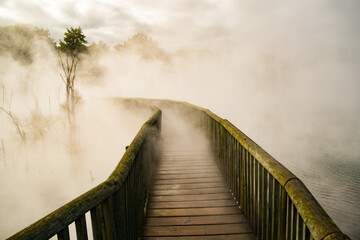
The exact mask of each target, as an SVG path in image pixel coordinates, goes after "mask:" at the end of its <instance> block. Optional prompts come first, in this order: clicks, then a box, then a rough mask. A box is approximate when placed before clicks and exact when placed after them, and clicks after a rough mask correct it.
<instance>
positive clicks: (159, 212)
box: [147, 206, 241, 217]
mask: <svg viewBox="0 0 360 240" xmlns="http://www.w3.org/2000/svg"><path fill="white" fill-rule="evenodd" d="M226 214H241V211H240V209H239V208H236V207H233V206H231V207H210V208H176V209H150V210H148V212H147V215H148V216H149V217H164V216H166V217H182V216H211V215H226Z"/></svg>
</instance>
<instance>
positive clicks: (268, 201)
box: [153, 101, 349, 240]
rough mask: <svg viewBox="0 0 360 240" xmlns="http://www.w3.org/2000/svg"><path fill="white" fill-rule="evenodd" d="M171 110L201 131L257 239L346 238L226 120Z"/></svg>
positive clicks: (190, 109)
mask: <svg viewBox="0 0 360 240" xmlns="http://www.w3.org/2000/svg"><path fill="white" fill-rule="evenodd" d="M153 103H155V104H157V105H159V106H160V107H161V105H166V106H167V107H172V108H176V109H177V110H178V111H179V112H181V113H182V114H184V115H186V116H188V117H189V121H192V122H195V123H197V125H198V126H200V127H202V128H204V129H205V131H206V132H207V134H208V136H209V138H210V140H211V142H212V144H213V147H214V149H215V152H216V154H217V155H218V158H217V159H218V164H219V167H220V168H221V171H222V173H223V176H224V177H225V179H226V181H227V184H228V186H229V188H230V190H231V192H232V193H233V196H234V198H235V199H236V201H237V203H238V204H239V207H240V208H241V209H242V211H243V212H244V214H245V215H246V216H247V218H248V221H249V224H250V225H251V227H252V229H253V230H254V232H255V233H256V235H257V236H258V239H274V240H277V239H294V240H295V239H296V240H302V239H304V240H308V239H316V240H320V239H323V240H330V239H349V238H348V237H347V236H346V235H345V234H343V233H342V232H341V231H340V229H339V228H338V227H337V226H336V224H335V223H334V222H333V220H332V219H331V218H330V217H329V216H328V214H327V213H326V212H325V211H324V209H323V208H322V207H321V206H320V204H319V203H318V202H317V201H316V199H315V198H314V197H313V195H312V194H311V193H310V191H309V190H308V189H307V188H306V186H305V185H304V184H303V182H302V181H301V180H300V179H298V178H297V177H296V176H295V175H294V174H293V173H291V172H290V171H289V170H288V169H286V168H285V167H284V166H283V165H282V164H281V163H279V162H278V161H277V160H276V159H274V158H273V157H271V156H270V155H269V154H268V153H267V152H266V151H265V150H263V149H262V148H261V147H260V146H258V145H257V144H256V143H255V142H254V141H252V140H251V139H250V138H249V137H247V136H246V135H245V134H244V133H243V132H241V131H240V130H239V129H237V128H236V127H235V126H234V125H232V124H231V123H230V122H229V121H227V120H225V119H222V118H220V117H218V116H217V115H215V114H214V113H212V112H211V111H209V110H207V109H204V108H200V107H197V106H194V105H191V104H188V103H185V102H176V101H153Z"/></svg>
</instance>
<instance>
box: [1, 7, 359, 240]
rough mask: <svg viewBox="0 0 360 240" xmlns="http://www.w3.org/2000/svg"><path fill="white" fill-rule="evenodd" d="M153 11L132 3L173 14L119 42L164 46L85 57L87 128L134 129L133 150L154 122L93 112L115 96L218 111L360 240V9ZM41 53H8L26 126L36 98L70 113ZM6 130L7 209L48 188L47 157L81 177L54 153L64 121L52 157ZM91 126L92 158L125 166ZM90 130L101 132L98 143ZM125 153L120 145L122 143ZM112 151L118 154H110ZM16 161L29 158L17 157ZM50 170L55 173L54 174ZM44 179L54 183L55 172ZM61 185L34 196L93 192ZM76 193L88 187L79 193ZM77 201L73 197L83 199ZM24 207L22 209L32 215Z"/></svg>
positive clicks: (48, 58)
mask: <svg viewBox="0 0 360 240" xmlns="http://www.w3.org/2000/svg"><path fill="white" fill-rule="evenodd" d="M149 4H150V2H149V3H148V2H145V1H135V3H134V5H136V6H137V7H139V6H143V7H144V8H147V9H148V10H149V12H151V11H150V10H153V11H154V14H155V16H156V14H160V13H163V12H166V13H167V14H165V15H162V16H163V17H164V18H165V19H166V21H164V22H161V21H160V20H159V21H158V22H156V21H155V20H153V18H151V17H149V18H147V19H148V21H149V23H148V25H142V26H146V27H139V28H136V27H134V25H131V24H132V22H131V21H130V20H129V21H130V22H129V25H130V26H131V27H133V31H130V32H131V34H128V35H124V33H123V32H119V39H120V40H121V41H122V40H124V39H126V38H128V37H131V36H132V34H135V33H136V32H137V31H144V30H145V31H144V32H146V33H147V34H149V35H150V36H152V37H153V38H154V39H155V40H156V41H155V43H156V44H155V45H152V44H150V46H147V47H144V45H142V43H141V42H140V43H139V44H135V45H134V46H133V47H131V48H129V49H125V50H122V51H114V50H113V49H100V50H99V51H98V52H92V53H91V54H90V55H88V56H86V57H84V59H83V61H82V64H81V67H80V68H79V78H78V82H77V84H78V85H77V86H78V89H79V91H80V93H81V95H82V97H83V99H84V106H83V110H82V111H84V114H81V113H80V114H79V116H78V117H79V119H81V118H83V119H84V120H85V122H86V121H89V120H91V119H97V118H100V119H99V121H101V122H105V123H104V125H103V126H114V127H115V126H118V127H119V129H118V131H119V132H121V133H123V132H124V131H126V130H127V129H130V128H129V127H128V126H131V129H132V132H131V134H129V135H127V134H125V135H127V136H128V138H127V140H126V141H124V142H129V141H130V139H132V137H133V136H134V135H135V133H136V131H137V130H138V129H139V126H140V125H141V123H142V122H143V121H144V120H145V119H146V114H145V116H143V117H140V118H139V119H137V118H136V119H137V120H136V121H137V124H134V125H132V124H131V122H132V121H129V122H126V120H125V119H127V117H129V118H130V119H133V118H132V117H131V116H132V115H131V113H130V112H127V111H126V113H119V115H114V114H113V113H114V112H116V110H112V108H111V107H109V108H108V107H105V109H104V110H105V113H103V114H98V111H99V110H101V112H102V109H103V108H104V107H103V106H102V105H101V106H99V105H97V101H90V102H89V104H88V103H87V102H88V101H89V99H93V98H94V97H109V96H121V97H143V98H147V97H148V98H169V99H175V100H181V101H188V102H190V103H193V104H196V105H199V106H202V107H205V108H209V109H210V110H211V111H213V112H214V113H216V114H218V115H219V116H220V117H222V118H226V119H228V120H229V121H230V122H232V123H233V124H234V125H236V126H237V127H238V128H239V129H240V130H242V131H243V132H244V133H245V134H247V135H248V136H249V137H250V138H252V139H253V140H254V141H255V142H256V143H258V144H259V145H260V146H261V147H263V148H264V149H265V150H266V151H268V152H269V153H270V154H271V155H273V156H274V157H275V158H276V159H277V160H279V161H280V162H281V163H283V164H284V165H285V166H286V167H287V168H289V169H290V170H291V171H293V172H294V173H295V174H296V175H297V176H298V177H299V178H300V179H301V180H303V181H304V183H305V184H306V186H307V187H308V188H309V189H310V191H311V192H312V193H313V194H314V196H315V197H316V199H317V200H318V201H319V202H320V204H321V205H322V206H323V207H324V208H325V210H326V211H327V212H328V213H329V215H330V216H331V217H332V218H333V219H334V220H335V222H336V223H337V224H338V226H339V227H340V229H341V230H343V231H344V232H345V233H346V234H348V235H349V236H350V237H352V239H359V237H358V236H360V232H359V228H358V226H357V225H358V223H359V222H360V213H359V211H358V210H357V204H358V202H359V200H360V190H359V189H360V151H359V149H358V147H359V146H360V110H359V109H360V94H359V93H360V80H359V79H360V68H359V66H360V48H359V45H358V42H360V29H359V28H358V26H359V25H360V15H359V12H360V4H359V3H358V2H357V1H341V2H340V1H316V2H314V1H310V0H309V1H302V2H296V1H288V2H286V3H284V2H283V1H271V2H266V1H236V2H235V1H225V2H223V3H222V4H221V5H220V4H218V3H215V2H212V1H197V3H193V2H190V1H175V2H174V1H171V2H166V3H157V4H155V5H154V4H153V3H151V4H150V5H151V6H150V5H149ZM150 15H151V14H149V15H147V16H150ZM108 24H110V22H109V23H108ZM62 31H64V29H63V30H62ZM84 32H85V34H87V33H88V34H87V35H88V36H89V39H91V38H92V39H96V40H99V39H98V38H100V39H101V37H99V36H101V30H100V31H99V34H100V35H91V33H92V32H94V29H89V30H88V32H87V29H86V28H84ZM104 35H105V33H104ZM120 40H119V42H120ZM36 46H37V47H36V49H39V51H34V52H37V54H35V55H34V60H33V63H32V64H30V65H24V64H23V63H19V62H18V61H14V59H13V58H12V57H11V56H4V55H2V56H1V63H2V64H0V69H1V72H2V76H1V78H0V80H1V81H2V82H4V84H5V86H6V92H5V93H6V95H5V102H6V101H9V99H10V96H11V92H13V100H12V105H11V108H12V110H13V111H14V112H15V113H16V114H17V115H18V116H19V117H22V119H26V118H28V116H29V109H35V105H36V104H35V102H36V101H35V100H34V97H33V95H34V94H33V93H35V96H37V98H38V102H39V105H40V109H41V111H42V113H43V114H44V115H45V116H59V115H60V116H61V114H63V113H62V112H61V108H59V107H58V106H59V105H60V104H62V103H63V101H64V93H63V92H62V91H63V83H62V82H61V79H60V77H59V66H58V62H57V56H56V53H53V52H52V51H51V50H49V48H48V47H46V44H43V43H42V44H36ZM40 50H41V51H40ZM31 82H34V83H31ZM30 83H31V84H30ZM26 86H29V87H26ZM0 90H1V89H0ZM1 94H3V93H1ZM49 96H50V98H49ZM0 101H1V102H2V98H1V99H0ZM92 104H95V105H92ZM87 111H89V112H88V113H86V112H87ZM50 113H51V114H50ZM85 113H86V114H85ZM125 116H126V117H125ZM120 120H121V121H125V122H124V123H121V124H120V123H118V122H117V121H120ZM0 121H1V136H0V137H1V138H3V139H4V143H5V145H6V147H5V148H6V149H7V154H6V156H7V157H6V159H7V161H6V162H7V168H6V170H4V169H5V168H2V169H3V170H2V171H4V174H1V175H0V178H1V183H2V184H4V186H1V188H0V189H1V190H0V194H1V195H2V196H3V197H1V198H0V199H1V200H0V201H4V200H3V199H7V201H9V202H10V203H11V201H12V200H10V199H12V198H9V196H8V195H7V192H16V194H19V193H18V192H21V191H20V190H19V189H20V186H24V183H23V182H28V184H31V183H32V182H34V185H35V183H36V182H41V183H44V180H43V179H44V177H41V176H40V175H39V177H38V178H37V177H35V173H34V172H38V171H39V170H34V169H35V163H34V161H35V160H32V159H37V161H39V162H41V163H38V165H39V166H40V167H39V168H40V169H44V166H46V167H48V165H45V164H46V163H45V162H46V160H45V159H46V158H45V156H48V155H47V154H49V157H47V158H53V159H54V161H53V162H52V163H51V164H49V166H52V167H55V169H67V167H69V168H70V169H71V168H72V167H71V161H72V160H66V161H65V162H64V161H62V160H59V159H71V157H70V156H68V155H67V153H66V151H64V152H63V153H61V154H55V156H52V155H51V154H52V153H57V151H59V150H58V148H59V149H62V148H63V147H64V146H65V149H66V141H65V140H66V134H65V133H64V128H61V126H62V123H61V121H60V122H59V121H57V122H56V123H55V125H56V127H55V128H51V129H52V130H51V131H49V133H47V134H48V135H49V136H46V137H45V139H49V138H51V139H52V141H53V142H56V144H54V146H53V147H51V148H50V147H48V145H46V144H47V142H46V143H45V146H46V147H45V148H43V147H42V146H41V145H42V144H43V143H42V141H41V138H40V141H38V142H37V143H36V144H35V145H36V147H32V146H31V147H30V146H28V145H27V146H26V147H21V143H19V137H18V136H17V134H16V131H15V130H14V127H13V125H12V124H11V122H9V119H8V118H7V117H6V116H4V115H3V114H2V113H1V115H0ZM108 121H110V122H108ZM124 126H126V127H124ZM84 128H85V129H86V131H83V132H84V133H86V134H85V135H84V141H86V142H90V141H92V139H99V143H97V144H95V145H98V146H101V150H99V152H98V153H96V154H95V152H94V154H93V156H94V159H110V158H111V159H112V160H113V159H115V160H114V161H115V162H116V161H117V160H118V159H120V155H121V154H122V153H121V152H120V151H114V152H113V155H111V156H110V155H107V156H103V155H102V154H101V153H102V152H104V151H103V149H105V148H106V149H108V148H107V146H104V145H106V143H108V142H109V141H107V140H100V139H104V138H105V139H107V137H108V135H107V134H102V130H103V129H102V128H99V127H98V125H97V124H95V123H92V124H90V123H89V124H88V125H86V124H85V125H84V126H83V127H81V128H80V129H84ZM105 130H106V128H104V131H105ZM81 131H82V130H80V132H81ZM93 131H96V132H95V133H94V134H95V135H93V134H92V133H93ZM115 135H117V134H115ZM115 135H114V136H115ZM119 135H122V134H119ZM58 136H61V137H60V139H62V140H61V141H60V142H57V141H58V140H56V139H58ZM93 136H97V137H93ZM130 136H131V137H130ZM64 138H65V140H64ZM5 140H6V141H5ZM116 141H119V143H120V142H121V140H114V142H116ZM8 142H11V144H9V143H8ZM89 144H90V145H91V144H92V143H89ZM127 145H128V144H127ZM11 146H12V147H11ZM91 146H94V145H91ZM116 146H120V148H123V146H121V144H117V145H116ZM28 148H30V149H33V148H34V149H41V151H45V153H46V154H42V153H41V151H39V152H40V153H37V154H35V155H33V154H32V150H31V151H30V153H27V152H26V151H27V149H28ZM91 148H92V147H91ZM115 148H116V147H115V146H110V148H109V149H115ZM10 149H11V150H10ZM19 149H23V150H21V151H19ZM43 149H46V150H43ZM54 149H55V150H54ZM25 150H26V151H25ZM94 151H95V150H94ZM109 151H110V152H112V150H109ZM18 152H24V153H21V154H23V155H21V156H19V155H20V153H18ZM37 152H38V151H37ZM12 154H13V155H14V157H12ZM119 154H120V155H119ZM50 155H51V156H52V157H50ZM23 156H31V157H28V160H27V161H28V165H29V169H30V170H29V173H27V174H28V175H31V174H34V178H33V179H32V180H31V181H30V180H28V179H26V178H28V177H26V176H27V175H24V174H23V172H25V173H26V158H27V157H23ZM82 159H84V160H83V166H85V165H87V164H90V163H88V162H87V160H85V159H88V158H86V157H82ZM91 161H93V160H90V162H91ZM104 161H105V160H104ZM1 164H2V159H1V160H0V165H1ZM96 164H97V162H96V161H95V160H94V166H100V165H96ZM114 164H115V163H114ZM13 165H15V166H13ZM101 166H103V164H101ZM112 166H113V165H112V164H110V165H109V167H107V170H104V175H105V176H107V175H106V174H110V172H111V170H112ZM0 168H1V167H0ZM94 168H97V169H101V168H99V167H94ZM9 169H15V170H14V171H15V173H16V172H18V171H20V172H21V174H19V175H20V176H21V177H20V178H14V179H16V180H13V181H11V182H9V181H5V180H4V179H5V178H6V179H8V178H9V176H8V175H11V171H10V170H9ZM19 169H22V170H19ZM36 169H37V168H36ZM0 171H1V169H0ZM61 171H63V170H61ZM107 171H109V172H108V173H105V172H107ZM44 172H47V174H50V172H51V171H44ZM55 172H56V171H55ZM64 172H66V171H65V170H64ZM81 174H82V173H81ZM81 174H79V175H78V176H77V177H74V176H73V175H72V173H71V171H69V172H67V173H65V175H64V176H68V175H71V176H68V177H67V178H68V179H72V180H71V184H72V183H74V182H79V186H82V185H81V184H82V183H80V182H81V180H78V179H80V178H84V180H83V181H84V186H86V187H88V185H89V182H90V180H89V179H90V177H89V170H86V171H85V173H84V175H83V176H84V177H80V176H82V175H81ZM93 174H94V173H93ZM15 176H18V175H16V174H15ZM36 176H37V175H36ZM46 177H47V178H46V179H53V178H55V177H53V176H52V175H51V176H46ZM96 178H97V179H98V177H96ZM64 179H65V177H59V181H58V182H57V183H52V181H51V180H49V181H46V182H45V183H46V184H44V185H45V190H41V191H42V192H41V193H37V195H42V196H45V199H47V198H49V199H56V200H57V199H59V198H61V199H62V198H63V197H58V196H57V195H56V194H57V193H56V192H60V188H61V191H62V192H65V193H64V195H68V196H70V195H71V194H73V195H75V196H77V195H78V192H79V191H80V192H81V191H85V187H84V188H81V187H75V186H71V185H66V183H65V182H66V181H64ZM54 181H55V180H54ZM59 182H61V184H60V183H59ZM5 183H6V184H7V185H6V186H5ZM63 184H64V185H63ZM94 184H95V183H94ZM15 186H16V187H15ZM53 186H56V187H53ZM26 187H27V186H24V189H26ZM34 188H35V189H36V188H38V186H35V187H34ZM72 188H81V190H79V191H72ZM21 189H23V188H22V187H21ZM54 189H59V191H54ZM12 190H14V191H12ZM23 191H25V192H26V190H23ZM39 191H40V190H39ZM68 192H69V194H68ZM70 192H72V193H71V194H70ZM75 192H76V193H75ZM73 195H71V196H72V197H68V198H70V199H71V198H73V197H75V196H73ZM16 198H18V197H16ZM64 199H65V197H64ZM46 201H52V200H46ZM67 201H68V200H64V201H63V202H61V201H60V202H57V203H56V204H54V205H52V206H51V207H49V208H47V209H42V210H37V209H34V212H36V214H38V215H36V216H35V217H34V218H39V217H41V216H43V215H44V214H46V213H48V212H49V211H50V210H49V209H50V208H51V209H54V208H56V207H57V206H60V205H61V204H63V203H64V202H67ZM20 205H21V204H19V206H20ZM0 206H5V205H4V204H0ZM6 206H8V208H10V206H9V205H6ZM11 206H12V207H13V206H14V205H11ZM24 206H25V207H24V209H29V207H27V205H24ZM30 210H31V209H30ZM40 211H42V212H40ZM0 214H1V215H0V216H1V218H0V219H1V220H3V221H5V218H4V216H6V214H5V213H3V212H2V213H0ZM31 214H33V213H31ZM16 216H18V215H16ZM16 216H15V217H14V218H16ZM8 222H10V221H8ZM0 225H1V226H5V225H3V224H0ZM24 225H27V224H24ZM6 228H7V226H5V227H4V229H6ZM0 232H2V231H1V230H0ZM0 237H1V235H0Z"/></svg>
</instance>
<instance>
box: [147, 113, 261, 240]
mask: <svg viewBox="0 0 360 240" xmlns="http://www.w3.org/2000/svg"><path fill="white" fill-rule="evenodd" d="M163 119H164V120H163V130H162V131H163V134H162V135H163V152H162V157H161V159H160V161H159V165H158V169H157V172H156V174H155V177H154V178H155V179H154V182H153V186H152V190H151V196H150V200H149V207H148V211H147V218H146V222H145V225H144V228H143V239H145V240H155V239H159V240H175V239H182V240H200V239H204V240H210V239H211V240H215V239H223V240H228V239H240V240H241V239H243V240H250V239H255V236H254V234H253V233H252V230H251V229H250V227H249V225H248V223H247V220H246V218H245V217H244V215H243V214H242V212H241V210H240V209H239V208H238V206H237V205H236V203H235V201H234V199H233V196H232V195H231V193H230V192H229V189H228V187H227V186H226V183H225V182H224V179H223V177H222V175H221V173H220V172H219V170H218V168H217V165H216V162H215V159H214V157H213V156H212V154H211V151H210V150H209V147H208V144H207V143H206V141H205V138H204V137H203V135H202V133H201V132H200V131H198V130H197V129H195V128H191V127H189V126H186V125H184V123H179V122H177V123H176V122H174V121H171V120H172V118H171V116H168V117H166V115H165V114H164V116H163ZM174 119H175V118H174ZM174 119H173V120H174ZM177 119H178V118H177Z"/></svg>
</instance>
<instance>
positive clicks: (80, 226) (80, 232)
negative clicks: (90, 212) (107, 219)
mask: <svg viewBox="0 0 360 240" xmlns="http://www.w3.org/2000/svg"><path fill="white" fill-rule="evenodd" d="M75 227H76V237H77V239H78V240H88V235H87V229H86V219H85V214H83V215H81V216H80V217H79V218H78V219H76V220H75Z"/></svg>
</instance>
